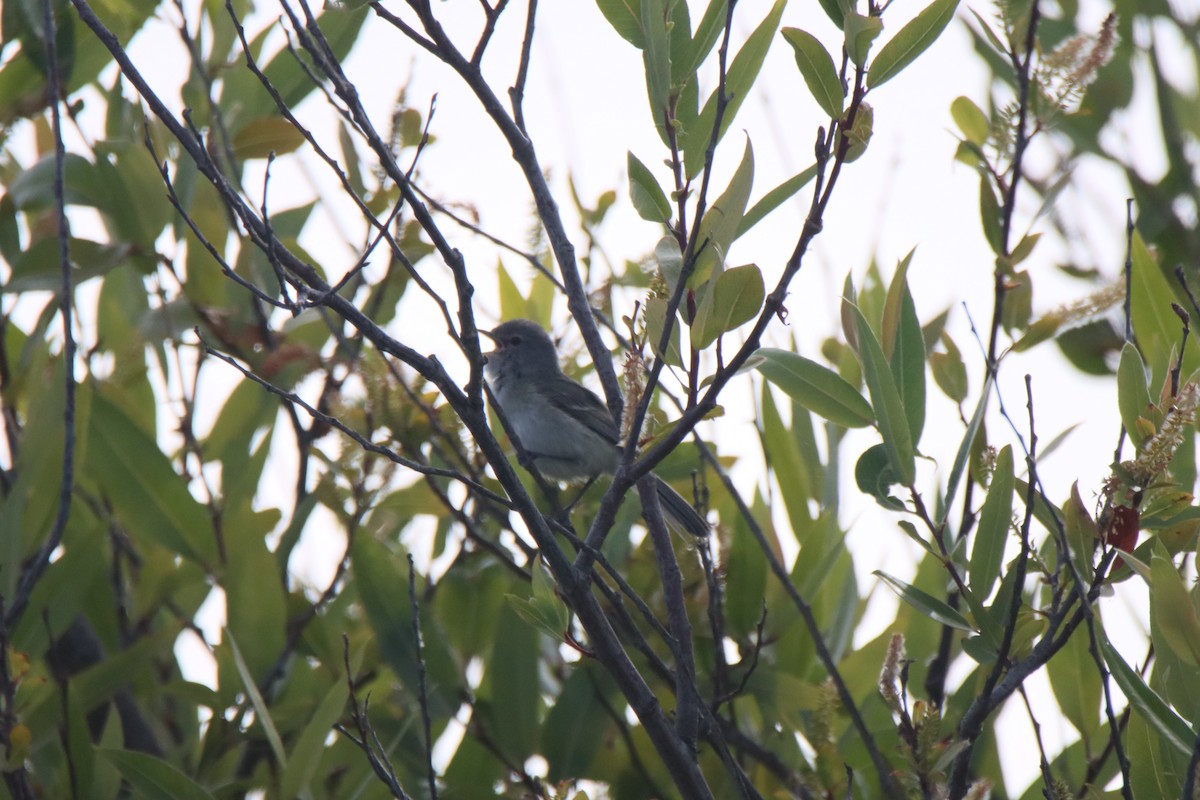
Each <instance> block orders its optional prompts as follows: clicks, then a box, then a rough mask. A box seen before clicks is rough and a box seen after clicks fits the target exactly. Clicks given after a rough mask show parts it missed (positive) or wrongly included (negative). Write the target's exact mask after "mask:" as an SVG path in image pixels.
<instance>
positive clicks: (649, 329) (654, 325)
mask: <svg viewBox="0 0 1200 800" xmlns="http://www.w3.org/2000/svg"><path fill="white" fill-rule="evenodd" d="M644 313H645V314H646V336H647V338H648V339H649V340H650V347H651V348H652V349H653V350H654V355H656V356H658V357H659V358H661V359H662V360H663V361H665V362H666V363H667V364H670V365H671V366H675V367H682V366H683V356H682V354H681V353H682V351H681V350H680V334H679V329H680V328H682V327H683V323H682V322H680V321H679V315H678V314H677V315H676V316H675V324H674V325H672V326H671V338H670V341H669V344H668V345H667V352H666V353H662V352H660V351H659V342H661V341H662V335H663V330H664V329H665V328H666V324H667V300H666V299H665V298H662V297H651V298H648V299H647V300H646V304H645V312H644Z"/></svg>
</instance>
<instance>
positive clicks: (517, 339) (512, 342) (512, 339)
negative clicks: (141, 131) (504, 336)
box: [508, 336, 521, 344]
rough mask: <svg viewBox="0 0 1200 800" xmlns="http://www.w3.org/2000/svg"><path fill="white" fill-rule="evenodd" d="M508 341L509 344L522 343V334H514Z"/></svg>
mask: <svg viewBox="0 0 1200 800" xmlns="http://www.w3.org/2000/svg"><path fill="white" fill-rule="evenodd" d="M508 343H509V344H520V343H521V337H520V336H514V337H512V338H511V339H509V340H508Z"/></svg>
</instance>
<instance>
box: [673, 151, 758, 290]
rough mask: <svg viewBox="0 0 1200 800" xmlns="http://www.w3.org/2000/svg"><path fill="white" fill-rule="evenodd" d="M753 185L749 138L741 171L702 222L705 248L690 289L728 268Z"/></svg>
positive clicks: (699, 257)
mask: <svg viewBox="0 0 1200 800" xmlns="http://www.w3.org/2000/svg"><path fill="white" fill-rule="evenodd" d="M753 184H754V148H753V147H752V146H751V145H750V140H749V139H747V140H746V149H745V150H744V151H743V152H742V160H741V162H740V163H739V164H738V168H737V171H735V172H734V173H733V177H732V178H731V179H730V181H729V185H728V186H727V187H725V191H723V192H721V196H720V197H718V198H717V199H716V201H715V202H714V203H713V204H712V207H711V208H710V209H708V212H707V213H705V215H704V220H703V221H702V222H701V223H700V231H699V234H698V235H697V239H696V241H697V242H699V244H700V248H701V249H700V252H699V253H698V254H697V255H696V266H695V269H694V271H693V272H692V276H691V277H690V278H689V279H688V285H689V286H692V287H697V286H700V285H702V284H704V283H707V282H708V280H709V279H710V278H711V277H712V275H713V274H714V273H715V272H719V271H720V269H721V267H723V266H724V264H725V255H726V253H728V252H729V246H730V245H731V244H733V241H734V239H736V238H737V234H738V230H739V229H740V228H741V225H742V217H743V214H744V213H745V211H746V201H748V200H749V199H750V188H751V186H753Z"/></svg>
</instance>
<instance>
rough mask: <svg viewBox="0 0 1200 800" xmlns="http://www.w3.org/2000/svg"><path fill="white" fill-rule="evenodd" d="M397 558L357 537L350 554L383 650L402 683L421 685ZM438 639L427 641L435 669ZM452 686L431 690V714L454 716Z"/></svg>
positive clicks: (366, 538) (405, 583)
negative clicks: (452, 711)
mask: <svg viewBox="0 0 1200 800" xmlns="http://www.w3.org/2000/svg"><path fill="white" fill-rule="evenodd" d="M397 560H398V559H397V556H396V555H395V554H394V553H393V552H391V551H390V550H389V549H388V548H386V547H384V546H383V545H382V544H380V543H379V542H378V541H376V540H375V539H374V538H372V537H370V536H357V537H355V539H354V546H353V548H352V550H351V552H350V564H351V568H352V570H353V574H354V578H355V585H356V587H357V589H358V594H359V597H360V599H361V600H362V604H363V607H364V608H365V609H366V612H367V620H368V621H369V622H370V623H371V628H372V630H374V632H375V638H376V640H377V641H378V643H379V650H380V652H381V653H382V654H383V657H384V659H385V660H386V661H387V664H388V666H390V667H391V668H392V670H393V671H395V673H396V676H397V677H398V678H399V679H400V682H401V683H402V684H403V685H405V686H409V687H416V686H417V685H418V676H417V650H416V642H414V641H413V627H412V612H411V609H410V607H409V604H408V571H407V569H405V568H402V567H401V566H400V565H399V564H398V563H397ZM438 646H439V640H438V639H437V638H435V637H432V636H431V637H428V638H426V639H425V659H426V663H427V664H429V665H432V662H433V660H434V658H435V654H434V652H433V650H434V649H435V648H436V647H438ZM455 691H456V687H455V686H454V685H452V684H446V685H443V686H431V687H430V691H429V698H428V701H429V713H430V714H431V715H433V716H434V717H439V716H442V715H445V714H447V713H450V708H451V706H450V697H452V696H453V694H454V692H455Z"/></svg>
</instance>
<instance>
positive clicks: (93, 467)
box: [87, 392, 216, 564]
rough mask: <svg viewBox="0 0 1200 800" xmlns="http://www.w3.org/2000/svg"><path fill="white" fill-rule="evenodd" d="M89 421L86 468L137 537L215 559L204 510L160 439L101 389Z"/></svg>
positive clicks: (209, 560) (206, 561)
mask: <svg viewBox="0 0 1200 800" xmlns="http://www.w3.org/2000/svg"><path fill="white" fill-rule="evenodd" d="M94 397H95V399H94V402H93V405H92V416H91V424H90V425H89V426H88V434H87V435H88V471H89V472H90V473H91V474H92V475H94V476H95V478H96V480H97V481H98V483H99V484H100V486H101V487H102V488H103V489H104V492H105V494H106V495H107V497H108V499H109V501H110V502H111V503H112V504H113V507H114V510H115V511H116V513H117V517H118V518H119V519H120V520H121V521H122V522H123V523H124V524H125V525H126V526H127V527H128V529H129V531H130V532H131V533H132V534H134V536H135V538H136V539H138V540H143V539H144V540H146V541H151V542H154V543H156V544H159V545H161V546H163V547H166V548H168V549H170V550H171V551H173V552H176V553H179V554H180V555H183V556H185V557H187V558H190V559H193V560H195V561H198V562H200V563H202V564H211V563H213V562H215V560H216V540H215V535H214V533H213V528H212V524H211V522H210V521H209V518H208V513H207V512H206V511H205V510H204V507H203V506H202V505H201V504H200V503H199V502H198V501H197V500H196V498H194V497H192V495H191V492H190V491H189V490H188V487H187V482H186V481H185V480H184V479H183V478H182V477H180V476H179V474H178V473H176V472H175V469H174V466H173V465H172V464H171V462H170V460H168V459H167V457H166V456H165V455H164V454H163V452H162V450H161V449H159V446H158V442H156V441H155V439H154V437H153V436H152V435H151V434H150V433H148V432H147V431H146V430H145V429H143V428H142V427H140V426H138V425H136V424H135V423H134V422H133V421H132V420H131V419H130V418H129V416H128V415H127V414H126V413H125V411H124V410H123V409H121V408H119V407H118V406H117V405H116V404H115V403H113V402H112V401H111V400H110V399H109V398H108V397H106V395H105V393H103V392H96V393H95V396H94Z"/></svg>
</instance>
